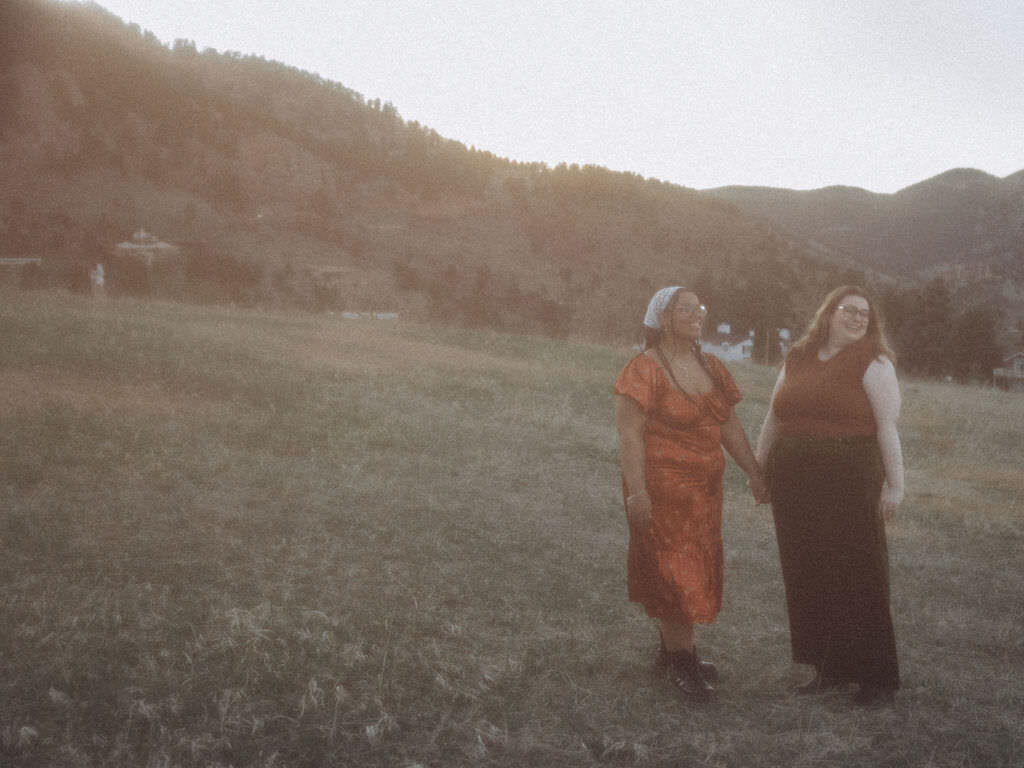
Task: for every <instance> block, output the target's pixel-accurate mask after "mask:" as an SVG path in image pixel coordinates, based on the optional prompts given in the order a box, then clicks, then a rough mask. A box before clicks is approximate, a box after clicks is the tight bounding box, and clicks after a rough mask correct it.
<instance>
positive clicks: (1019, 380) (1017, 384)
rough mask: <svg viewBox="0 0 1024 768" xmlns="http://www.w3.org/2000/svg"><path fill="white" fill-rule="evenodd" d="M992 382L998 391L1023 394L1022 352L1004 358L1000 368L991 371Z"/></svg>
mask: <svg viewBox="0 0 1024 768" xmlns="http://www.w3.org/2000/svg"><path fill="white" fill-rule="evenodd" d="M992 381H993V383H994V384H995V385H996V386H997V387H999V388H1000V389H1006V390H1009V391H1010V392H1024V352H1015V353H1013V354H1012V355H1010V356H1009V357H1007V358H1005V359H1004V360H1003V365H1002V367H1001V368H996V369H995V370H994V371H992Z"/></svg>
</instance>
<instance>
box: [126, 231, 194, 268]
mask: <svg viewBox="0 0 1024 768" xmlns="http://www.w3.org/2000/svg"><path fill="white" fill-rule="evenodd" d="M114 253H115V254H117V255H119V256H130V257H134V258H136V259H139V260H140V261H142V263H143V264H145V265H146V267H147V268H148V267H152V266H153V264H154V263H155V262H161V261H166V260H167V259H177V258H178V257H179V256H180V255H181V248H179V247H178V246H176V245H172V244H171V243H165V242H163V241H162V240H160V239H159V238H158V237H156V236H154V235H151V234H150V233H149V232H147V231H146V230H144V229H140V230H139V231H138V232H136V233H135V234H133V235H132V239H131V240H126V241H125V242H123V243H118V244H117V245H115V246H114Z"/></svg>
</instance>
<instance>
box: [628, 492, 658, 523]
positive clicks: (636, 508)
mask: <svg viewBox="0 0 1024 768" xmlns="http://www.w3.org/2000/svg"><path fill="white" fill-rule="evenodd" d="M652 506H653V505H652V504H651V494H649V493H648V492H647V491H640V492H639V493H634V494H632V495H631V496H629V497H628V498H627V499H626V519H627V520H628V521H629V524H630V526H631V527H633V528H636V529H637V530H638V531H646V530H647V529H648V528H649V527H650V525H651V507H652Z"/></svg>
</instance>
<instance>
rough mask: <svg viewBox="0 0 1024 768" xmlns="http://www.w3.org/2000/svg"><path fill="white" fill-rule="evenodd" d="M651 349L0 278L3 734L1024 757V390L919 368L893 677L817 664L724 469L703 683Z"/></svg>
mask: <svg viewBox="0 0 1024 768" xmlns="http://www.w3.org/2000/svg"><path fill="white" fill-rule="evenodd" d="M629 354H630V353H629V350H627V349H614V348H607V347H602V346H597V345H584V344H571V343H565V342H555V341H545V340H540V339H528V338H520V337H510V336H500V335H495V334H490V333H473V332H468V331H456V330H439V329H431V328H426V327H420V326H409V325H405V324H400V323H390V324H389V323H376V324H372V323H361V322H352V321H348V322H345V321H342V320H341V319H339V318H335V317H326V316H317V317H314V316H308V315H285V314H276V315H274V314H258V313H250V312H242V311H233V310H227V309H208V308H197V307H184V306H175V305H164V304H143V303H131V302H118V301H108V302H102V301H99V302H94V301H91V300H87V299H80V298H75V297H68V296H53V295H36V294H4V295H2V296H0V418H2V429H0V665H2V666H0V765H4V766H133V767H136V766H154V767H156V766H161V767H162V766H238V767H241V766H279V767H281V766H332V765H339V766H410V767H411V766H458V765H464V766H477V765H481V766H589V765H646V766H684V765H695V766H730V767H731V766H744V767H745V766H844V767H845V766H864V767H865V768H868V767H869V766H871V767H872V768H873V767H874V766H936V767H937V766H978V767H979V768H982V767H984V768H992V767H994V766H1021V765H1024V720H1022V717H1024V716H1022V714H1021V713H1022V711H1024V684H1022V682H1021V680H1022V672H1024V639H1022V637H1024V597H1022V596H1024V573H1022V570H1024V569H1022V558H1021V552H1022V549H1024V471H1022V467H1024V439H1022V437H1024V396H1021V395H1010V394H1006V393H1002V392H998V391H992V390H987V389H977V388H974V389H971V388H963V387H958V386H953V385H942V384H936V383H924V382H904V383H903V389H904V400H905V406H904V419H903V422H902V430H901V431H902V435H903V439H904V445H905V452H906V460H907V466H908V486H909V491H908V496H907V500H906V502H905V503H904V505H903V507H902V508H901V511H900V514H899V517H898V519H897V520H896V521H895V522H893V523H892V524H891V526H890V528H889V535H890V555H891V560H892V570H893V604H894V616H895V620H896V630H897V641H898V644H899V649H900V654H901V664H902V672H903V679H904V687H903V689H902V691H901V692H900V694H899V696H898V698H897V700H896V702H895V704H894V705H892V706H890V707H885V708H881V709H869V710H859V709H854V708H852V707H851V706H850V704H849V703H848V700H847V698H846V697H845V696H843V695H840V694H829V695H825V696H822V697H818V698H804V697H800V698H797V697H795V696H793V695H791V694H790V693H789V692H788V687H789V686H790V685H791V684H792V683H794V682H797V681H799V680H800V679H802V676H803V670H801V669H798V668H794V666H793V665H792V664H791V663H790V661H789V646H788V633H787V629H786V624H785V613H784V604H783V594H782V585H781V577H780V573H779V567H778V559H777V553H776V549H775V541H774V535H773V532H772V527H771V522H770V514H769V512H768V511H767V508H766V507H755V506H754V504H753V502H752V501H750V500H749V498H748V496H747V494H746V489H745V487H744V486H743V483H742V478H741V474H740V473H739V472H738V470H737V469H736V468H735V466H734V465H732V464H730V468H729V471H728V473H727V476H726V485H727V488H726V491H727V499H726V514H725V529H726V530H725V539H726V552H727V581H726V596H725V606H724V609H723V611H722V614H721V615H720V617H719V619H718V621H717V622H716V623H715V624H713V625H711V626H709V627H706V628H702V629H701V630H700V634H699V637H698V643H699V645H700V646H701V649H702V651H703V653H704V654H705V655H706V656H708V657H710V658H713V659H714V660H716V661H717V662H718V664H719V667H720V669H721V672H722V676H723V682H722V685H721V687H720V693H719V696H718V699H717V701H716V702H714V703H713V704H711V705H706V706H698V705H693V704H689V703H687V702H685V701H682V700H680V699H679V698H678V697H677V696H675V695H674V694H673V691H672V690H670V689H669V688H668V687H666V685H665V683H663V682H660V681H657V680H655V679H654V678H653V677H652V676H651V673H650V666H651V661H652V657H653V651H654V643H655V631H654V629H653V627H652V625H651V624H650V623H649V621H648V620H647V619H646V618H645V617H644V616H643V612H642V610H641V609H639V608H638V607H637V606H633V605H631V604H629V603H628V602H627V601H626V598H625V576H624V566H625V539H626V527H625V522H624V519H623V514H622V510H621V502H620V499H619V476H618V456H617V446H616V437H615V432H614V427H613V423H612V410H613V405H612V397H611V393H610V388H611V383H612V381H613V379H614V376H615V374H616V373H617V371H618V369H619V367H620V366H621V365H622V363H623V362H624V361H625V360H626V359H627V357H628V355H629ZM731 370H732V371H733V373H734V375H735V376H736V378H737V380H738V381H739V383H740V385H741V388H742V390H743V391H744V393H745V395H746V398H745V400H744V401H743V402H742V403H741V404H740V406H739V412H740V416H741V418H742V419H743V421H744V423H745V424H746V426H747V429H748V434H750V435H751V437H752V438H753V437H755V436H756V430H757V425H758V424H759V422H760V419H761V417H762V416H763V413H764V409H765V407H766V402H767V398H768V394H769V392H770V388H771V384H772V381H773V378H774V372H773V371H772V370H771V369H767V368H760V367H756V366H751V365H745V364H733V365H732V366H731Z"/></svg>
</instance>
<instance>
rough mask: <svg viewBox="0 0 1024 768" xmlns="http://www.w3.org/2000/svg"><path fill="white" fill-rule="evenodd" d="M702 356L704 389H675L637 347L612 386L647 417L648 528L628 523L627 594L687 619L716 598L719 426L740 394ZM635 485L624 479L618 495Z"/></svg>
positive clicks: (710, 612)
mask: <svg viewBox="0 0 1024 768" xmlns="http://www.w3.org/2000/svg"><path fill="white" fill-rule="evenodd" d="M707 360H708V364H709V366H710V368H711V373H712V377H713V379H714V380H715V387H714V388H713V389H712V390H711V391H710V392H708V393H706V394H704V395H695V396H688V395H686V394H684V393H683V392H680V391H679V389H678V388H676V386H675V385H674V384H673V382H672V380H671V379H670V378H669V376H668V374H667V373H666V372H665V370H664V369H663V368H662V367H661V366H660V365H659V364H658V363H657V361H655V360H654V359H653V358H651V357H650V356H648V355H644V354H641V355H637V356H636V357H634V358H633V359H632V360H630V361H629V362H628V363H627V364H626V366H625V367H624V368H623V369H622V372H621V373H620V374H619V377H618V379H617V381H616V382H615V387H614V392H615V394H616V395H624V396H625V397H628V398H630V399H632V400H633V401H635V402H636V403H637V404H638V405H639V406H640V408H641V410H642V411H643V412H644V414H645V415H646V417H647V423H646V426H645V430H644V450H645V467H646V480H647V491H648V492H649V493H650V495H651V501H652V505H653V509H652V512H651V525H650V528H649V530H646V531H638V530H635V529H633V528H632V527H631V529H630V535H629V555H628V568H627V584H628V592H629V599H630V600H631V601H632V602H635V603H640V604H641V605H643V606H644V609H645V610H646V611H647V614H648V615H649V616H651V617H652V618H657V619H665V620H668V621H675V622H679V623H687V624H706V623H709V622H711V621H713V620H714V619H715V617H716V616H717V615H718V612H719V610H720V608H721V605H722V580H723V571H724V564H723V553H722V475H723V473H724V471H725V456H724V455H723V453H722V441H721V426H722V424H724V423H725V422H726V421H727V420H728V418H729V414H730V412H731V409H732V406H733V405H735V404H736V403H737V402H739V400H740V392H739V389H738V388H737V387H736V383H735V381H733V378H732V376H731V375H730V374H729V371H728V370H727V369H726V367H725V366H724V365H723V364H722V363H721V362H720V361H719V360H718V359H717V358H715V357H712V356H707ZM641 490H643V489H640V488H627V487H625V482H623V494H624V496H628V495H629V494H631V493H637V492H639V491H641Z"/></svg>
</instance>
